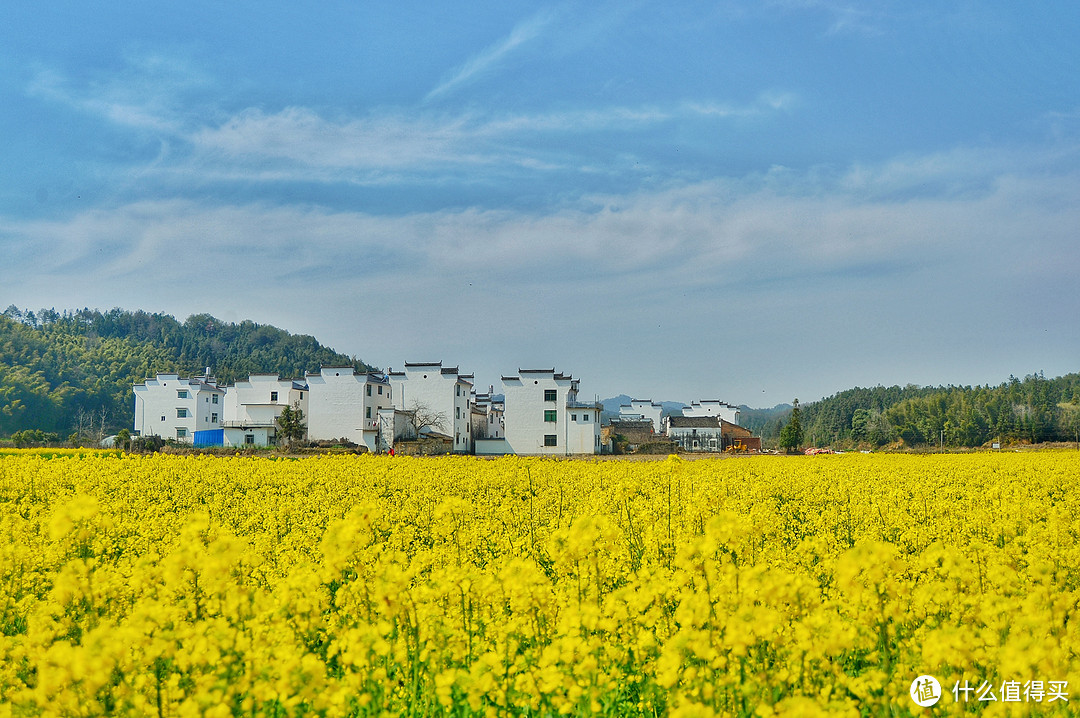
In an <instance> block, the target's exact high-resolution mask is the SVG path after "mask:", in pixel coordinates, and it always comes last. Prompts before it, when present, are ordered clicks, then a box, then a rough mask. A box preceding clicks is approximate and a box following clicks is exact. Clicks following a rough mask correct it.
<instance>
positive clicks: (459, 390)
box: [454, 384, 461, 396]
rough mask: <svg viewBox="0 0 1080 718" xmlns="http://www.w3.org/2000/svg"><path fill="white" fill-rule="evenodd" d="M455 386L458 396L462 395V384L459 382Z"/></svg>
mask: <svg viewBox="0 0 1080 718" xmlns="http://www.w3.org/2000/svg"><path fill="white" fill-rule="evenodd" d="M454 388H455V389H456V390H457V395H458V396H461V384H458V385H457V386H455V387H454Z"/></svg>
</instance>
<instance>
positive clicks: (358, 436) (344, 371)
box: [305, 367, 393, 451]
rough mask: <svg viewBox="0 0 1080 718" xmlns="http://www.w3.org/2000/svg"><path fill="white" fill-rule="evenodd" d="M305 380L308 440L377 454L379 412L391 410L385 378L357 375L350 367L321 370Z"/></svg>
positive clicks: (309, 375)
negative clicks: (346, 443)
mask: <svg viewBox="0 0 1080 718" xmlns="http://www.w3.org/2000/svg"><path fill="white" fill-rule="evenodd" d="M305 380H306V382H307V385H308V395H307V402H308V410H309V413H308V421H307V425H308V438H309V439H311V440H313V441H329V440H332V439H341V438H344V439H348V440H349V441H352V442H354V443H356V444H362V445H364V446H366V447H367V448H368V450H369V451H378V441H377V437H378V434H379V409H382V408H390V407H393V401H392V399H391V388H390V384H389V383H388V382H387V381H386V380H385V379H384V378H381V377H380V376H379V375H374V374H357V373H356V372H355V371H354V370H353V368H352V367H323V368H322V369H321V370H320V371H319V372H318V373H316V374H308V375H307V377H305Z"/></svg>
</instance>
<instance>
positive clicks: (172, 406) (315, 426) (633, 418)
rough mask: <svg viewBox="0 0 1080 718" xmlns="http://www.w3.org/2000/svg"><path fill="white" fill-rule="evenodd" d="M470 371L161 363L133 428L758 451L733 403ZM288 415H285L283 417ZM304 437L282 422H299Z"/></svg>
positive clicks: (447, 450)
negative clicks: (230, 372) (192, 370)
mask: <svg viewBox="0 0 1080 718" xmlns="http://www.w3.org/2000/svg"><path fill="white" fill-rule="evenodd" d="M474 381H475V376H474V375H473V374H466V373H463V372H461V371H460V370H459V368H458V367H451V366H443V363H442V362H441V361H439V362H405V364H404V367H403V368H402V369H401V370H398V371H395V370H394V369H393V368H389V369H387V370H386V371H385V372H378V371H368V372H360V371H357V370H356V369H355V368H354V367H352V366H344V367H322V368H320V370H319V371H318V372H309V373H307V374H306V375H305V376H304V377H303V378H302V379H283V378H281V377H280V376H278V375H277V374H252V375H250V376H249V377H248V379H247V381H238V382H236V383H234V384H232V385H229V386H222V385H221V384H219V383H218V382H217V380H216V379H215V378H214V377H213V376H212V375H211V370H210V368H209V367H207V369H206V372H205V373H204V375H202V376H198V377H191V378H182V377H180V376H179V375H178V374H166V373H159V374H157V375H156V376H155V377H153V378H147V379H146V380H145V381H144V382H143V383H141V384H136V385H135V386H134V387H133V389H134V394H135V420H134V426H133V429H134V434H135V435H137V436H142V437H159V438H161V439H162V440H169V441H174V442H177V443H180V444H189V445H191V446H193V447H235V448H256V447H266V446H276V445H280V444H283V443H284V442H285V439H287V438H288V439H300V440H302V441H305V442H314V443H319V442H322V443H340V444H344V445H352V446H356V447H363V449H365V450H366V451H369V452H372V453H422V454H476V455H488V456H498V455H506V454H516V455H522V456H571V455H590V454H591V455H595V454H607V453H614V452H620V453H621V452H624V451H634V450H636V449H638V448H639V447H651V446H660V447H662V448H665V449H669V450H681V451H687V452H725V451H733V450H737V451H756V450H760V448H761V440H760V438H758V437H754V436H752V435H751V432H750V431H749V430H748V429H746V428H744V427H742V426H740V425H739V419H740V412H739V409H738V407H736V406H732V405H730V404H728V403H725V402H722V401H719V400H702V401H695V402H692V403H691V404H690V406H687V407H684V408H683V410H682V415H681V416H674V415H665V414H664V412H663V407H662V405H661V404H659V403H657V402H654V401H652V400H650V399H633V400H631V401H630V402H629V403H628V404H623V405H621V406H620V407H619V411H618V414H617V415H615V416H611V417H607V420H606V421H605V417H603V416H602V413H603V409H604V407H603V405H602V404H601V403H600V402H598V401H586V400H584V399H583V397H581V396H580V388H579V384H580V380H578V379H575V378H573V377H572V376H570V375H567V374H562V373H560V372H558V371H556V370H555V369H554V368H552V369H519V370H518V371H517V373H516V374H511V375H507V376H502V377H500V382H501V392H496V391H495V386H494V385H489V386H488V388H487V391H486V392H478V391H477V390H476V387H475V386H474ZM283 415H284V417H283ZM295 418H299V419H300V421H298V422H296V426H297V427H298V429H299V430H298V435H297V436H287V433H288V432H285V431H283V424H287V423H290V422H293V421H294V419H295Z"/></svg>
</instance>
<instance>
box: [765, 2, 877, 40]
mask: <svg viewBox="0 0 1080 718" xmlns="http://www.w3.org/2000/svg"><path fill="white" fill-rule="evenodd" d="M768 5H769V6H770V7H773V8H780V9H784V10H805V11H810V12H816V13H821V14H823V15H824V16H825V17H826V18H827V22H828V23H829V26H828V30H827V34H830V35H841V34H846V33H857V34H861V35H879V34H881V33H882V32H883V31H884V29H885V25H886V22H887V18H888V15H889V13H890V12H891V6H892V2H890V0H860V1H859V2H851V1H850V0H770V2H769V3H768Z"/></svg>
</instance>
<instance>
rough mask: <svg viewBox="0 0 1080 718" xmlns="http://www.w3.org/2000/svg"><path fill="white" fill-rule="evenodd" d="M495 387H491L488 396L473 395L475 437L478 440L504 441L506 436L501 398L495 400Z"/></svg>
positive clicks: (473, 428) (473, 429)
mask: <svg viewBox="0 0 1080 718" xmlns="http://www.w3.org/2000/svg"><path fill="white" fill-rule="evenodd" d="M495 396H496V395H495V387H493V386H489V387H488V390H487V393H486V394H477V393H476V392H473V395H472V409H473V417H474V418H473V427H472V431H473V436H474V437H475V438H476V439H502V438H503V437H504V436H505V423H504V418H503V410H504V408H505V406H504V404H503V400H502V399H501V398H499V399H496V398H495Z"/></svg>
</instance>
